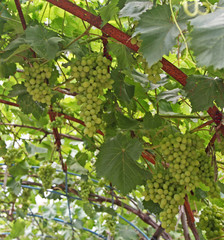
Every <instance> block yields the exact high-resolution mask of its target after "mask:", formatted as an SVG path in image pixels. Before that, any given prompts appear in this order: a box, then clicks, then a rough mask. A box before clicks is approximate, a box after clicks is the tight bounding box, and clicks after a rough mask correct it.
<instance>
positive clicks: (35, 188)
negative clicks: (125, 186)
mask: <svg viewBox="0 0 224 240" xmlns="http://www.w3.org/2000/svg"><path fill="white" fill-rule="evenodd" d="M0 185H3V183H0ZM21 187H23V188H29V189H33V190H36V191H40V190H41V188H39V187H32V186H27V185H21ZM47 192H50V193H55V194H58V195H62V196H65V197H66V194H64V193H60V192H57V191H54V190H47ZM70 198H71V199H74V200H79V201H82V198H78V197H73V196H70ZM92 204H94V205H97V206H100V205H98V204H96V203H92ZM118 217H119V218H121V219H123V220H124V221H125V222H127V223H128V224H129V225H130V226H132V227H133V228H135V230H137V231H138V232H139V233H140V234H141V235H142V236H144V237H145V239H146V240H151V239H150V238H149V237H147V235H146V234H145V233H144V232H142V230H141V229H139V228H138V227H137V226H136V225H134V224H133V223H131V222H130V221H128V220H127V219H126V218H124V217H122V216H121V215H120V214H118Z"/></svg>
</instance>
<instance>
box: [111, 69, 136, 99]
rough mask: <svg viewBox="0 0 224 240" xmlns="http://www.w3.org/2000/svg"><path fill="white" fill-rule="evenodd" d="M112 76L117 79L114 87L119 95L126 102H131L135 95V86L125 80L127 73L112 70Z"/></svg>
mask: <svg viewBox="0 0 224 240" xmlns="http://www.w3.org/2000/svg"><path fill="white" fill-rule="evenodd" d="M111 78H112V79H113V80H114V81H115V82H114V84H113V88H114V91H115V94H116V95H117V97H118V98H119V99H120V100H123V101H125V102H130V101H131V99H132V98H133V96H134V93H135V87H134V86H133V85H129V84H127V83H126V82H125V81H124V78H125V75H124V74H122V73H120V72H119V71H118V70H113V71H112V73H111Z"/></svg>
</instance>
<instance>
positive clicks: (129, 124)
mask: <svg viewBox="0 0 224 240" xmlns="http://www.w3.org/2000/svg"><path fill="white" fill-rule="evenodd" d="M116 117H117V123H118V126H119V127H120V128H121V129H129V130H134V129H138V125H139V124H138V121H136V120H134V119H131V118H128V117H126V116H124V115H123V114H121V113H120V112H117V113H116Z"/></svg>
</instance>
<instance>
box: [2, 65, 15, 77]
mask: <svg viewBox="0 0 224 240" xmlns="http://www.w3.org/2000/svg"><path fill="white" fill-rule="evenodd" d="M15 73H16V64H15V63H0V77H1V78H8V77H9V76H11V75H14V74H15Z"/></svg>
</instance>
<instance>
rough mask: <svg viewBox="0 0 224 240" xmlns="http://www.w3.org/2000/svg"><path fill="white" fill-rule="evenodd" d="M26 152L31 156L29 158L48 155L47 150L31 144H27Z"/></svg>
mask: <svg viewBox="0 0 224 240" xmlns="http://www.w3.org/2000/svg"><path fill="white" fill-rule="evenodd" d="M25 147H26V151H27V153H28V154H29V157H32V156H34V155H35V154H36V153H47V152H48V149H47V148H42V147H37V146H35V145H33V144H31V143H27V142H25Z"/></svg>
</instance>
